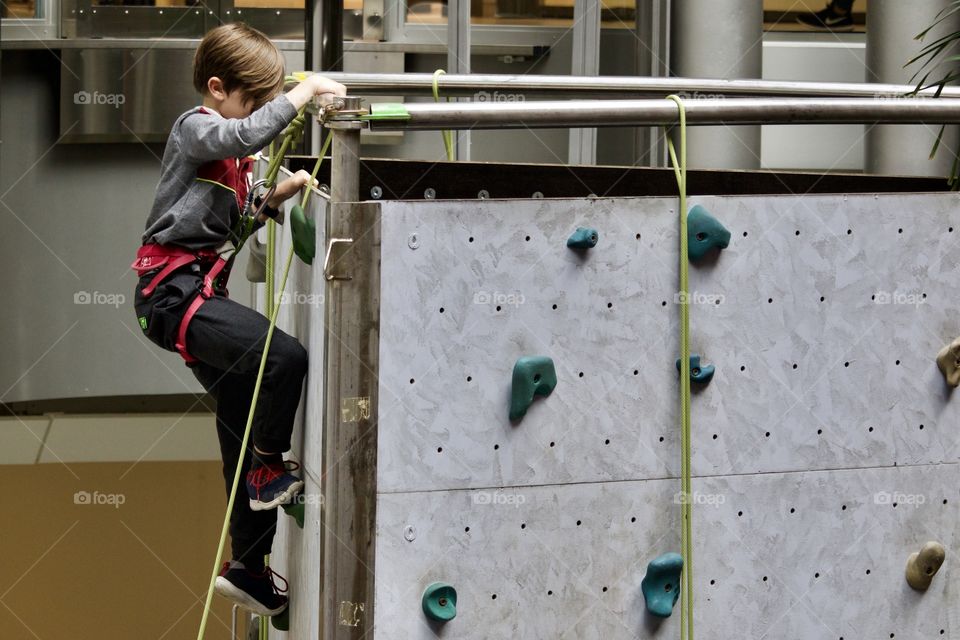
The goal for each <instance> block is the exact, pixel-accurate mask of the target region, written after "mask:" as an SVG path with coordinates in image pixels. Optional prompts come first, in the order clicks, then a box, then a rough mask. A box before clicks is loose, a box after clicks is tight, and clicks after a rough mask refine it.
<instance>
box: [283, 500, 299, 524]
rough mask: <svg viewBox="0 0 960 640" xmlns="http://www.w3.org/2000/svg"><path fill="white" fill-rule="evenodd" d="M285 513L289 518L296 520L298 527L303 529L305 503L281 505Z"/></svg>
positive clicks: (297, 502)
mask: <svg viewBox="0 0 960 640" xmlns="http://www.w3.org/2000/svg"><path fill="white" fill-rule="evenodd" d="M281 506H282V507H283V510H284V512H286V514H287V515H288V516H290V517H291V518H293V519H294V521H295V522H296V523H297V527H298V528H300V529H303V501H301V500H296V501H295V502H292V503H288V504H285V505H281Z"/></svg>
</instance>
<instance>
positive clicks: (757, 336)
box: [378, 194, 960, 492]
mask: <svg viewBox="0 0 960 640" xmlns="http://www.w3.org/2000/svg"><path fill="white" fill-rule="evenodd" d="M956 201H957V198H956V196H954V195H950V194H947V195H916V196H913V195H911V196H879V197H875V196H871V195H868V196H850V197H831V196H822V197H821V196H818V197H804V198H799V197H789V198H766V197H753V198H699V199H694V200H693V201H692V203H696V202H700V203H703V204H704V205H705V206H707V207H708V208H709V209H710V210H712V211H713V212H714V213H715V214H716V216H717V217H718V218H720V219H721V220H722V221H723V222H725V223H726V225H727V226H728V227H729V228H730V229H731V231H732V232H733V235H734V237H733V241H732V243H731V246H730V248H729V249H727V250H726V251H725V252H724V253H723V254H722V255H721V256H720V258H719V260H717V261H716V263H715V264H712V265H707V266H704V267H699V268H694V269H692V271H691V284H690V288H691V292H692V295H693V296H694V297H693V301H694V304H693V305H692V310H691V316H692V331H691V346H692V350H693V351H694V352H700V353H702V354H703V356H704V357H705V359H706V361H707V362H710V363H714V364H716V365H717V368H718V372H717V374H716V376H715V378H714V380H713V382H712V383H711V385H710V386H708V387H706V388H705V389H701V390H698V392H697V393H695V395H694V400H693V424H694V436H693V445H694V471H695V473H697V474H704V475H722V474H730V473H754V472H770V471H793V470H808V469H832V468H851V467H872V466H886V465H892V464H894V463H895V462H896V463H899V464H919V463H929V462H939V461H956V460H957V459H958V454H960V451H958V447H957V438H956V437H955V435H954V433H953V432H952V429H951V427H950V425H952V424H955V423H956V420H957V417H958V416H957V409H956V408H955V406H956V403H950V402H949V395H948V394H947V393H946V391H945V387H944V385H943V383H942V380H941V378H940V376H939V373H938V372H937V370H936V366H935V364H934V362H933V356H934V355H935V354H936V352H937V350H938V349H939V347H940V346H941V345H942V344H944V343H945V342H946V341H948V340H949V339H951V338H952V337H953V336H954V334H955V333H957V332H958V331H960V321H957V320H955V319H956V318H957V317H958V314H957V311H958V309H957V305H956V303H955V302H954V301H953V300H952V297H951V295H950V292H951V286H952V284H953V283H955V282H956V281H957V280H958V277H960V270H958V264H957V259H956V257H955V256H954V255H953V252H952V247H953V243H954V242H955V238H956V237H957V236H955V234H954V233H953V232H951V231H950V230H949V229H950V228H952V227H951V225H952V224H953V222H952V219H953V218H954V217H956V214H955V213H954V212H953V209H954V207H955V204H956ZM692 203H691V204H692ZM675 210H676V200H675V199H669V198H664V199H643V200H642V199H623V200H581V201H551V200H544V201H536V200H532V201H517V202H514V201H487V202H476V203H461V202H432V203H416V204H414V203H385V204H384V235H383V237H384V247H385V250H384V269H383V271H384V273H385V274H395V280H394V282H395V284H394V285H392V286H391V285H387V284H385V286H384V291H383V312H382V334H383V339H382V342H381V388H382V398H383V400H382V411H381V419H380V424H381V437H380V449H379V455H380V464H379V472H378V473H379V478H378V481H379V487H380V490H381V491H391V492H392V491H420V490H429V489H433V488H438V487H442V488H476V487H488V486H523V485H535V484H553V483H565V482H594V481H602V480H627V479H647V478H660V477H666V476H668V475H676V474H677V473H678V472H679V468H678V460H677V455H676V453H675V452H676V448H677V445H678V435H677V429H676V425H677V424H678V411H677V405H678V400H677V393H676V372H675V369H674V368H673V363H674V360H675V359H676V357H677V354H678V337H677V336H678V332H677V321H678V307H677V305H676V304H675V290H676V281H677V267H676V261H677V250H676V242H677V230H676V227H677V222H676V214H675ZM907 211H916V212H923V213H922V214H921V217H919V219H918V218H917V217H914V218H913V222H912V223H910V224H908V223H907V222H905V219H906V216H905V215H904V213H905V212H907ZM578 225H585V226H593V227H596V228H597V229H598V230H599V231H600V243H599V244H598V246H597V247H596V248H595V249H593V250H591V251H590V252H589V253H588V254H587V256H586V257H580V256H578V255H577V254H576V253H575V252H573V251H571V250H569V249H567V248H566V246H565V244H564V243H565V240H566V238H567V236H568V235H569V234H570V233H571V232H572V231H573V230H574V228H575V227H576V226H578ZM958 229H960V225H958ZM848 230H849V232H850V233H848ZM798 232H799V234H798ZM413 233H416V234H417V236H418V240H419V244H418V247H417V249H411V248H410V247H409V244H408V239H409V236H410V235H411V234H413ZM958 233H960V231H958ZM637 234H640V237H639V238H637ZM744 234H746V236H744ZM527 237H529V238H530V239H529V240H527ZM471 238H473V241H472V242H471V240H470V239H471ZM924 296H925V297H924ZM821 297H822V298H823V301H821V299H820V298H821ZM717 301H719V304H716V302H717ZM554 304H556V305H557V308H556V309H554V308H553V305H554ZM608 305H609V306H608ZM498 306H499V310H498ZM441 308H442V309H443V311H442V312H441V311H440V309H441ZM533 354H541V355H549V356H551V357H553V358H554V360H555V362H556V365H557V369H558V376H559V384H558V386H557V389H556V390H555V391H554V393H553V395H552V396H551V397H550V398H548V399H546V400H538V401H537V402H535V403H534V405H533V406H532V407H531V409H530V411H529V413H528V414H527V416H526V417H525V418H524V420H523V421H522V422H520V423H519V424H516V425H513V424H511V423H510V421H509V420H508V418H507V406H508V400H509V389H510V376H511V371H512V367H513V363H514V362H515V360H516V359H517V358H518V357H520V356H523V355H533ZM741 368H742V370H741ZM581 372H582V373H583V376H582V377H581V376H580V373H581ZM468 378H469V381H468ZM411 380H413V382H412V383H411ZM920 425H923V428H921V427H920ZM818 430H819V433H818ZM768 433H769V435H767V434H768ZM660 438H663V440H662V441H661V439H660ZM608 441H609V442H608ZM551 443H552V445H551Z"/></svg>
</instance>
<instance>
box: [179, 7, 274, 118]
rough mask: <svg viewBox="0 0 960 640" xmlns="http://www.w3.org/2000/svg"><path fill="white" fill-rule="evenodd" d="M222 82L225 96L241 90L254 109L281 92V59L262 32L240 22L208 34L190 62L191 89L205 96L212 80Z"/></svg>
mask: <svg viewBox="0 0 960 640" xmlns="http://www.w3.org/2000/svg"><path fill="white" fill-rule="evenodd" d="M214 76H216V77H218V78H220V80H222V81H223V89H224V91H226V92H227V93H229V92H231V91H233V90H234V89H240V90H241V91H243V93H244V94H245V95H246V96H247V97H249V98H250V99H252V100H253V103H254V108H256V107H259V106H261V105H263V104H264V103H266V102H268V101H269V100H270V99H272V98H273V97H274V96H276V95H277V94H278V93H280V90H281V89H282V88H283V55H282V54H281V53H280V51H279V50H278V49H277V47H276V46H275V45H274V44H273V43H272V42H271V41H270V38H268V37H267V36H266V35H264V34H263V33H262V32H260V31H258V30H256V29H254V28H253V27H250V26H248V25H246V24H244V23H242V22H234V23H231V24H224V25H220V26H219V27H215V28H213V29H211V30H210V31H208V32H207V35H205V36H204V37H203V40H202V41H201V42H200V46H199V47H197V53H196V55H195V56H194V58H193V86H194V88H195V89H196V90H197V91H199V92H200V93H201V94H206V93H207V81H208V80H209V79H210V78H212V77H214Z"/></svg>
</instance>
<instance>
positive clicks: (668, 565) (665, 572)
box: [640, 552, 683, 618]
mask: <svg viewBox="0 0 960 640" xmlns="http://www.w3.org/2000/svg"><path fill="white" fill-rule="evenodd" d="M682 570H683V556H681V555H680V554H679V553H674V552H670V553H665V554H663V555H662V556H659V557H657V558H654V559H653V560H651V561H650V564H648V565H647V575H645V576H644V577H643V580H642V581H641V582H640V590H641V591H643V599H644V600H645V601H646V603H647V611H649V612H650V613H651V614H652V615H655V616H657V617H658V618H669V617H670V614H671V613H673V605H675V604H677V600H679V599H680V572H681V571H682Z"/></svg>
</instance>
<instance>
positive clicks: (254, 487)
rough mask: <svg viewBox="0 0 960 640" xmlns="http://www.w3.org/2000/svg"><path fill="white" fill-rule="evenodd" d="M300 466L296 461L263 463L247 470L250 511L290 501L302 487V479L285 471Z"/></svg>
mask: <svg viewBox="0 0 960 640" xmlns="http://www.w3.org/2000/svg"><path fill="white" fill-rule="evenodd" d="M286 464H289V465H290V467H289V470H290V471H295V470H296V469H299V468H300V465H299V464H297V463H296V462H292V461H289V460H288V461H286V462H285V463H284V464H277V465H269V464H268V465H265V466H263V467H257V468H256V469H251V470H250V471H248V472H247V494H248V495H249V496H250V510H251V511H268V510H270V509H276V508H277V507H279V506H280V505H282V504H287V503H288V502H291V501H292V500H293V498H294V496H296V495H297V492H299V491H300V489H302V488H303V480H299V479H297V478H295V477H294V476H292V475H290V474H289V473H287V470H288V469H287V467H286V466H285V465H286Z"/></svg>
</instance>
